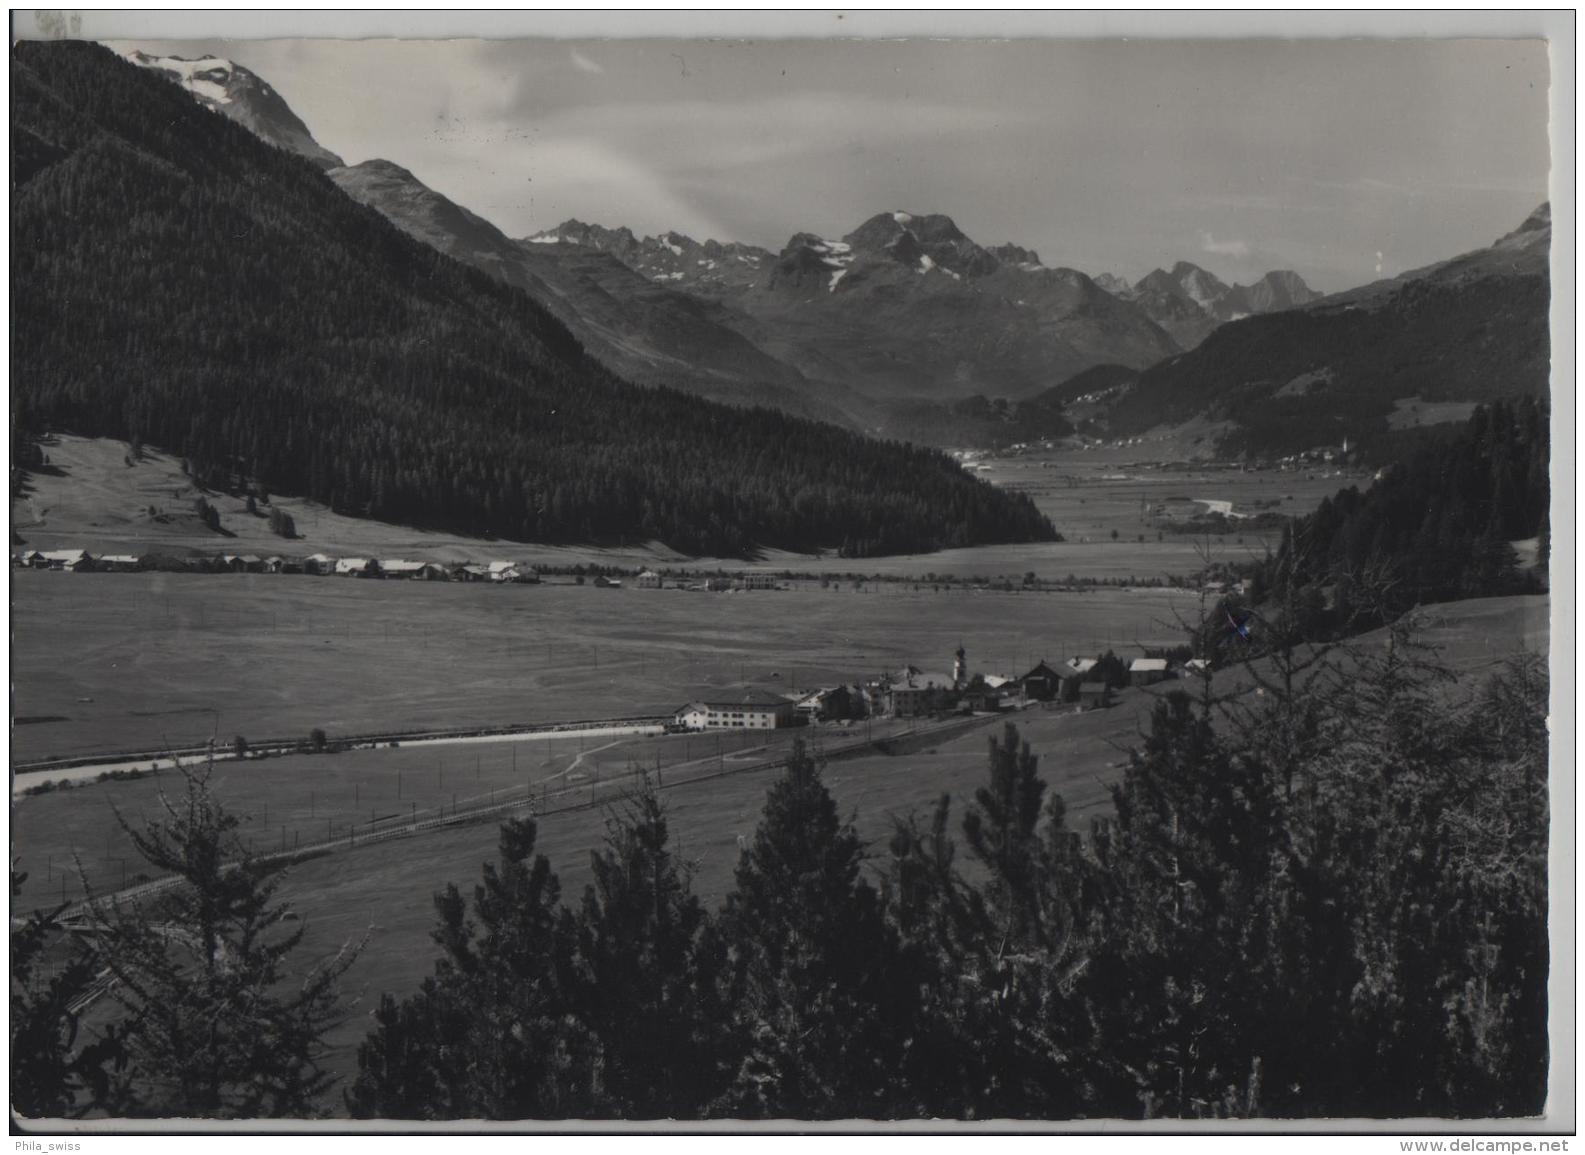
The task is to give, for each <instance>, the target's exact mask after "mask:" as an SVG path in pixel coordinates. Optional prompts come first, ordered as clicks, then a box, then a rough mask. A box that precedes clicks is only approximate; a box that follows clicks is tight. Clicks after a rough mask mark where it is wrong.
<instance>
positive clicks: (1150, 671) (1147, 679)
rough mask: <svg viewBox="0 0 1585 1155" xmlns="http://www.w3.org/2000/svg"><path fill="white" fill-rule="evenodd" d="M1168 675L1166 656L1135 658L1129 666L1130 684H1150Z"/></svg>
mask: <svg viewBox="0 0 1585 1155" xmlns="http://www.w3.org/2000/svg"><path fill="white" fill-rule="evenodd" d="M1166 676H1167V659H1166V658H1135V659H1134V662H1133V665H1131V666H1129V667H1128V684H1129V685H1130V686H1149V685H1151V684H1152V683H1154V682H1159V681H1161V680H1162V679H1163V678H1165V677H1166Z"/></svg>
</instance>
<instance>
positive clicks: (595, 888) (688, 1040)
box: [573, 782, 725, 1119]
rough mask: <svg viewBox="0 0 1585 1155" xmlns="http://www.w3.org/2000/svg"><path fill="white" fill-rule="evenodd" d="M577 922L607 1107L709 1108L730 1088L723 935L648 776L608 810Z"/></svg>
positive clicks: (586, 1011)
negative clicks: (674, 847) (722, 996)
mask: <svg viewBox="0 0 1585 1155" xmlns="http://www.w3.org/2000/svg"><path fill="white" fill-rule="evenodd" d="M592 860H593V861H592V866H593V871H594V882H593V884H592V885H591V886H589V888H588V889H587V890H586V891H585V893H584V898H583V906H582V910H581V911H580V913H579V917H578V923H577V956H576V962H575V971H576V978H575V979H574V984H573V986H574V994H573V997H574V1001H575V1003H576V1006H577V1012H576V1013H577V1014H578V1016H579V1018H580V1020H581V1021H582V1022H583V1023H584V1025H585V1026H586V1027H587V1028H588V1030H589V1031H590V1032H591V1033H592V1034H593V1035H594V1036H595V1038H596V1039H598V1048H599V1056H600V1070H601V1083H602V1097H603V1103H602V1108H601V1112H600V1113H601V1114H610V1115H616V1116H619V1117H622V1118H636V1119H654V1118H663V1117H667V1116H671V1117H678V1118H693V1117H697V1116H698V1115H699V1114H700V1112H701V1111H703V1109H704V1107H705V1106H706V1104H708V1103H709V1102H710V1101H711V1100H713V1099H714V1098H715V1097H716V1096H717V1095H719V1094H720V1092H721V1091H722V1090H723V1083H724V1081H723V1078H722V1072H721V1069H720V1058H719V1055H720V1051H721V1044H722V1039H721V1038H720V1034H721V1024H722V1023H723V1021H724V1017H725V1016H724V1009H723V1008H722V1007H721V1006H720V1005H719V1004H718V997H717V991H716V981H717V978H718V968H719V967H720V965H721V960H720V958H719V957H717V956H718V955H719V950H718V940H717V938H716V936H715V935H714V934H713V932H712V930H711V927H710V920H709V918H708V916H707V915H706V913H705V910H704V907H703V906H702V905H701V904H700V902H699V900H698V899H697V898H695V897H694V896H693V895H692V894H691V893H690V891H689V887H688V872H687V868H686V867H685V866H684V865H683V864H681V863H679V862H678V861H677V859H676V858H675V856H674V854H673V853H672V851H671V849H670V848H669V846H668V830H667V823H666V816H665V811H664V809H663V807H662V806H661V803H660V799H659V798H658V796H657V795H656V794H655V792H654V790H653V789H652V788H650V787H649V785H648V783H647V782H645V783H644V784H643V786H641V788H640V789H639V790H638V792H637V793H636V794H635V795H634V796H633V797H632V798H630V799H629V800H628V801H627V802H625V803H624V804H623V805H622V806H621V808H620V809H619V810H618V811H617V812H616V813H614V814H613V815H612V816H611V817H610V819H609V820H608V822H607V836H606V847H605V849H603V850H601V851H598V852H596V853H595V854H594V855H593V856H592Z"/></svg>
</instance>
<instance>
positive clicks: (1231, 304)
mask: <svg viewBox="0 0 1585 1155" xmlns="http://www.w3.org/2000/svg"><path fill="white" fill-rule="evenodd" d="M1102 275H1103V276H1105V277H1106V282H1105V285H1104V287H1105V288H1106V291H1107V292H1109V293H1111V294H1113V295H1114V296H1116V297H1118V298H1120V299H1122V300H1125V301H1133V302H1135V303H1136V304H1138V305H1139V307H1140V308H1142V309H1143V310H1144V311H1145V313H1146V315H1148V316H1149V317H1150V319H1151V320H1153V321H1155V322H1156V324H1158V325H1160V326H1161V327H1162V328H1163V329H1165V330H1166V331H1167V332H1168V333H1170V334H1172V339H1173V340H1174V341H1176V342H1177V343H1178V344H1179V345H1180V346H1182V347H1183V348H1184V349H1192V348H1194V347H1195V346H1196V345H1198V344H1199V343H1200V342H1201V341H1203V340H1205V338H1206V337H1208V336H1210V334H1211V332H1212V331H1213V330H1214V329H1216V328H1217V327H1218V326H1219V325H1222V324H1224V323H1225V322H1227V321H1238V320H1242V319H1243V318H1244V317H1251V316H1255V315H1257V314H1260V313H1276V312H1280V311H1282V310H1284V309H1292V308H1295V307H1297V306H1299V305H1305V304H1308V303H1309V302H1311V301H1315V300H1319V299H1320V297H1321V294H1320V293H1317V292H1316V291H1315V290H1313V289H1312V288H1310V286H1309V285H1307V284H1305V283H1304V278H1303V277H1301V276H1299V274H1298V273H1295V272H1293V271H1292V270H1289V269H1283V270H1277V271H1274V272H1270V273H1267V274H1266V275H1265V276H1263V277H1261V278H1260V279H1259V280H1258V281H1256V282H1255V283H1254V284H1253V285H1229V284H1227V283H1226V282H1225V281H1223V280H1222V279H1221V278H1219V277H1218V276H1217V275H1216V274H1215V273H1210V272H1207V271H1206V270H1205V269H1202V268H1200V266H1198V265H1193V264H1190V263H1189V262H1188V261H1179V262H1178V263H1177V264H1175V265H1173V266H1172V271H1171V272H1168V271H1167V270H1165V269H1155V270H1153V271H1152V272H1150V273H1148V274H1146V275H1145V276H1143V277H1141V278H1140V279H1139V280H1138V281H1137V282H1135V283H1134V284H1133V285H1129V284H1128V283H1127V282H1126V281H1124V280H1123V279H1122V278H1121V277H1113V276H1110V275H1107V274H1102Z"/></svg>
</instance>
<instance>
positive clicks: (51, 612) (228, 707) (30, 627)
mask: <svg viewBox="0 0 1585 1155" xmlns="http://www.w3.org/2000/svg"><path fill="white" fill-rule="evenodd" d="M12 603H13V609H12V626H13V655H14V656H13V661H14V667H13V668H14V670H15V696H14V699H13V710H14V712H15V714H16V715H17V716H18V717H21V718H43V719H55V720H52V721H38V722H30V723H28V724H25V725H19V726H16V727H15V728H14V730H13V733H12V757H13V758H14V759H19V760H21V759H31V758H44V757H48V756H58V757H66V756H68V755H73V754H85V753H96V752H108V751H114V750H141V749H155V748H159V747H160V746H161V745H163V744H170V745H184V744H191V743H195V742H202V741H204V740H205V739H207V738H209V737H211V736H218V738H219V739H221V740H222V741H229V740H230V738H231V736H232V735H234V734H241V735H243V736H245V737H253V738H264V737H287V736H292V735H299V734H300V735H304V736H306V735H307V733H308V731H309V730H310V729H312V728H313V727H316V726H317V727H323V728H324V729H325V730H327V731H328V732H330V733H331V734H332V735H334V734H337V733H354V732H370V731H376V730H382V729H404V728H405V729H412V728H418V727H424V726H434V727H462V726H469V725H475V724H486V723H508V722H534V721H559V720H567V719H578V718H589V717H610V716H616V715H627V714H649V713H659V712H667V711H670V710H672V709H675V708H676V707H677V706H679V705H681V704H682V703H684V702H686V701H688V700H689V699H690V698H691V697H693V696H695V695H697V694H699V693H701V692H703V691H705V690H706V689H708V688H711V687H721V686H729V685H740V684H744V683H750V684H756V685H763V686H769V687H773V688H780V689H783V690H785V691H788V692H790V691H791V690H792V689H793V688H795V687H796V688H802V687H809V686H815V685H820V684H830V683H833V682H836V681H839V680H848V679H853V678H858V677H861V676H871V675H874V674H877V673H879V672H880V671H882V670H886V669H895V668H896V667H897V666H899V665H901V664H903V663H904V662H912V663H914V664H915V665H918V666H920V667H922V668H924V669H926V670H941V669H948V668H950V665H951V661H952V652H953V650H955V649H956V648H957V646H958V644H959V642H962V643H963V644H964V645H965V646H966V647H967V648H968V651H969V655H970V659H971V662H972V664H973V666H974V668H976V669H979V670H983V671H985V672H987V673H1003V674H1007V675H1016V674H1019V673H1022V672H1023V670H1025V669H1027V668H1029V667H1030V666H1032V665H1033V664H1034V662H1035V661H1036V660H1038V659H1039V658H1040V657H1042V656H1047V657H1053V658H1055V657H1066V656H1068V655H1069V654H1072V653H1089V652H1092V651H1096V650H1104V649H1106V648H1107V647H1109V646H1110V647H1114V648H1117V649H1118V650H1119V652H1122V651H1123V650H1131V651H1134V652H1136V653H1137V651H1138V648H1139V647H1140V646H1142V645H1155V644H1165V643H1170V642H1173V641H1176V640H1177V638H1178V637H1179V636H1180V631H1179V630H1178V629H1177V627H1176V625H1175V615H1176V614H1177V613H1180V612H1181V613H1184V614H1189V613H1192V612H1193V611H1194V608H1195V600H1194V598H1193V597H1192V596H1191V595H1188V594H1185V593H1182V592H1173V591H1168V590H1119V589H1103V590H1095V591H1091V592H1086V593H1054V592H1053V593H1012V594H1006V593H994V592H974V591H969V590H947V591H944V592H941V593H935V592H932V591H931V590H930V589H929V588H925V589H921V590H918V591H915V590H914V589H913V588H912V587H906V586H899V585H884V584H883V585H868V586H866V587H865V588H864V589H863V590H855V589H853V588H852V586H851V584H850V583H844V584H843V586H842V588H840V589H837V588H832V589H821V588H819V585H818V583H800V586H799V588H797V589H792V590H787V591H755V592H753V593H737V594H704V593H689V592H685V591H682V590H659V591H657V590H639V589H635V588H631V587H623V588H621V589H596V588H594V587H593V586H571V585H542V586H512V587H506V588H501V587H494V586H485V585H474V584H467V585H465V584H453V583H429V582H371V581H359V580H357V579H353V578H311V577H301V576H288V575H270V574H232V575H188V574H160V573H146V574H72V573H51V572H41V571H18V572H15V573H13V575H12Z"/></svg>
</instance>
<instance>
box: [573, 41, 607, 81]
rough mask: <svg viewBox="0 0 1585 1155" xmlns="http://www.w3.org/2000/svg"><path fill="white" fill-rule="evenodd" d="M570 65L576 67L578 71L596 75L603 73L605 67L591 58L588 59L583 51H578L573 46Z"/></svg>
mask: <svg viewBox="0 0 1585 1155" xmlns="http://www.w3.org/2000/svg"><path fill="white" fill-rule="evenodd" d="M572 66H573V67H574V68H576V69H577V70H578V71H579V72H590V73H593V74H594V75H596V76H603V75H605V69H604V68H602V67H601V66H600V65H598V64H596V63H595V62H594V61H593V60H590V59H589V58H588V57H587V56H585V55H584V54H583V53H581V52H579V51H578V50H577V49H576V48H574V49H573V50H572Z"/></svg>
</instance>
